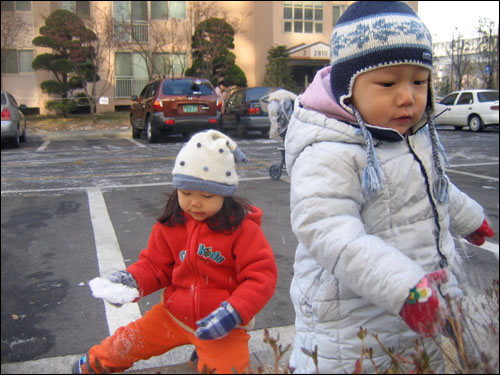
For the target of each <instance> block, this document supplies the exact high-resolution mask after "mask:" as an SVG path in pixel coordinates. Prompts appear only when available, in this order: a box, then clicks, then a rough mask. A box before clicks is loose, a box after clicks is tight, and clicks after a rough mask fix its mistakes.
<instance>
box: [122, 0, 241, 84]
mask: <svg viewBox="0 0 500 375" xmlns="http://www.w3.org/2000/svg"><path fill="white" fill-rule="evenodd" d="M189 4H190V5H189V7H188V9H186V19H177V18H168V19H166V20H164V19H162V20H154V19H151V18H149V19H147V20H145V21H142V22H140V23H138V22H134V21H132V20H131V19H130V17H129V18H127V19H116V18H115V20H114V22H115V25H114V34H115V42H116V45H117V47H119V48H122V49H124V50H128V51H131V52H133V53H136V54H139V55H140V56H141V57H142V59H143V61H144V66H145V68H146V70H147V75H148V79H149V80H151V79H153V77H154V76H155V75H157V74H160V73H161V74H165V75H166V76H171V77H172V76H174V74H175V73H177V74H181V75H182V74H184V72H185V71H186V68H187V63H188V60H189V59H190V55H189V54H190V52H191V37H192V35H193V33H194V30H195V27H196V25H198V24H199V23H200V22H202V21H204V20H206V19H208V18H212V17H215V16H217V17H218V18H222V19H224V20H225V21H227V22H228V23H229V24H230V25H231V26H232V27H233V29H234V30H235V32H238V31H240V30H241V24H242V20H243V17H244V15H241V16H240V17H239V18H234V19H230V18H229V17H228V15H227V12H224V11H223V10H222V9H221V8H220V7H219V6H217V5H214V3H213V2H209V1H193V2H189ZM175 67H177V70H180V71H176V69H175Z"/></svg>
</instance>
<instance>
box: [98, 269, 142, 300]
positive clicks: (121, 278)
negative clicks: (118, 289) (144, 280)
mask: <svg viewBox="0 0 500 375" xmlns="http://www.w3.org/2000/svg"><path fill="white" fill-rule="evenodd" d="M106 279H108V280H109V281H111V282H112V283H115V284H123V285H125V286H128V287H129V288H133V289H139V287H138V286H137V281H135V279H134V276H132V274H131V273H130V272H128V271H125V270H121V271H116V272H113V273H112V274H111V275H109V276H107V277H106ZM108 303H110V304H111V305H113V306H115V307H122V304H121V303H112V302H109V301H108Z"/></svg>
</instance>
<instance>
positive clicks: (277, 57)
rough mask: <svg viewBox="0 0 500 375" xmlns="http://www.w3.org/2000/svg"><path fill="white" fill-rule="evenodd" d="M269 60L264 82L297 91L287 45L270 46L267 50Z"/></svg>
mask: <svg viewBox="0 0 500 375" xmlns="http://www.w3.org/2000/svg"><path fill="white" fill-rule="evenodd" d="M267 61H268V64H267V65H266V75H265V77H264V84H265V85H269V86H274V87H281V88H284V89H286V90H289V91H292V92H296V91H297V85H296V84H295V81H294V80H293V75H292V67H291V66H290V63H289V56H288V51H287V48H286V46H284V45H280V46H276V47H272V48H270V49H269V51H267Z"/></svg>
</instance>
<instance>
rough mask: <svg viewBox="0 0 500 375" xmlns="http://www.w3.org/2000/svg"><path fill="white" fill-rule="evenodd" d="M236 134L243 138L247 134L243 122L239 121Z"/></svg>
mask: <svg viewBox="0 0 500 375" xmlns="http://www.w3.org/2000/svg"><path fill="white" fill-rule="evenodd" d="M236 134H237V135H238V138H240V139H243V138H245V136H246V135H247V132H246V130H245V127H244V126H243V124H242V123H241V122H238V125H237V126H236Z"/></svg>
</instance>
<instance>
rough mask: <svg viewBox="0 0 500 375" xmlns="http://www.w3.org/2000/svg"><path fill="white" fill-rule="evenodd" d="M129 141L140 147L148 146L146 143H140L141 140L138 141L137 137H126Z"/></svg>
mask: <svg viewBox="0 0 500 375" xmlns="http://www.w3.org/2000/svg"><path fill="white" fill-rule="evenodd" d="M126 139H127V140H128V141H130V142H131V143H133V144H134V145H136V146H139V147H146V145H145V144H143V143H140V142H137V141H136V140H135V139H132V138H126Z"/></svg>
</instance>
